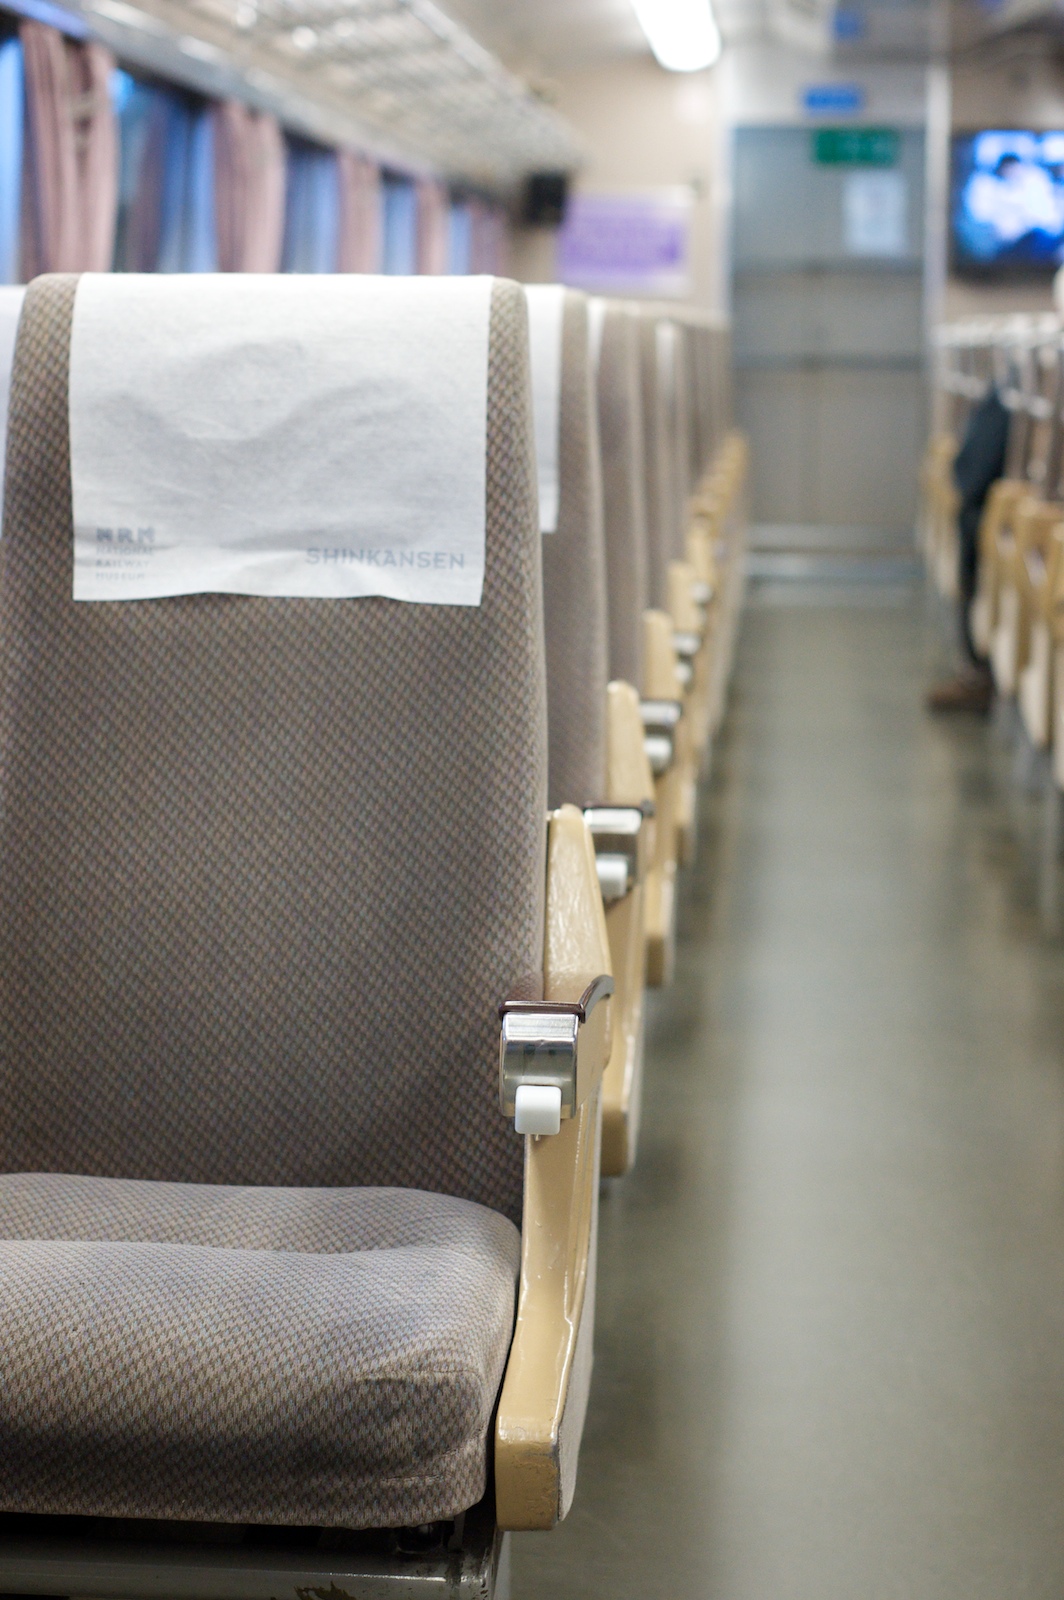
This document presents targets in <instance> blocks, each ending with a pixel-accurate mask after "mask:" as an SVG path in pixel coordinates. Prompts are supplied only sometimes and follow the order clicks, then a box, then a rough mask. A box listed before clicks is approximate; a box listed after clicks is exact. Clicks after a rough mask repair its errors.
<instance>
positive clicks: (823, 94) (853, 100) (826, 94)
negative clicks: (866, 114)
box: [802, 83, 867, 117]
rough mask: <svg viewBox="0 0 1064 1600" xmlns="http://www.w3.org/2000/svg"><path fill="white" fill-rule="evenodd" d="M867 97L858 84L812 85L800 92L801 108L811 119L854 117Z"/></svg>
mask: <svg viewBox="0 0 1064 1600" xmlns="http://www.w3.org/2000/svg"><path fill="white" fill-rule="evenodd" d="M866 99H867V96H866V94H865V91H864V88H863V87H862V85H861V84H859V83H812V84H810V85H809V87H808V88H807V89H803V90H802V108H803V110H804V111H805V112H806V113H807V115H809V116H811V117H819V116H824V115H825V114H829V115H831V116H846V115H847V114H849V115H850V116H855V115H856V114H857V112H859V111H863V110H864V108H865V100H866Z"/></svg>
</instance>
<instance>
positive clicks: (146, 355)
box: [70, 274, 492, 606]
mask: <svg viewBox="0 0 1064 1600" xmlns="http://www.w3.org/2000/svg"><path fill="white" fill-rule="evenodd" d="M491 290H492V279H491V278H429V277H425V278H375V277H360V276H353V275H352V276H343V277H319V276H314V277H299V276H283V275H277V276H268V275H262V276H249V277H242V276H237V275H226V274H219V275H217V276H210V275H189V276H184V277H164V276H144V277H136V276H131V275H128V274H115V275H114V276H111V275H109V274H99V275H97V274H86V275H85V276H84V277H82V278H81V279H80V281H79V283H78V289H77V297H76V300H75V306H74V325H73V332H72V336H71V352H70V451H71V475H72V479H73V493H74V599H75V600H135V599H149V598H155V597H160V596H165V595H178V594H198V593H204V592H216V593H219V592H220V593H228V594H251V595H307V596H318V597H323V598H333V599H335V598H342V597H345V596H358V595H387V596H390V597H391V598H392V599H395V600H407V601H416V602H420V603H422V604H436V605H465V606H475V605H479V603H480V597H481V589H482V586H483V579H484V535H485V482H486V453H487V387H488V337H489V324H490V317H491Z"/></svg>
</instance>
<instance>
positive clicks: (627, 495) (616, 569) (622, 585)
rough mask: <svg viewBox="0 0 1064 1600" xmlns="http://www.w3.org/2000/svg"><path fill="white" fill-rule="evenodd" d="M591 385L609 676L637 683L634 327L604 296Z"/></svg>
mask: <svg viewBox="0 0 1064 1600" xmlns="http://www.w3.org/2000/svg"><path fill="white" fill-rule="evenodd" d="M597 314H598V316H600V317H601V330H600V333H599V338H598V341H597V343H598V349H597V356H598V361H597V373H596V390H597V395H598V422H599V442H600V448H601V453H602V506H603V521H604V526H605V536H606V593H607V601H608V610H609V624H610V641H609V643H610V651H609V657H610V667H609V670H610V677H611V678H619V679H621V680H622V681H623V682H625V683H630V684H632V685H633V686H634V687H635V688H636V689H639V690H642V688H643V613H644V611H645V610H646V609H647V606H648V605H649V603H650V602H649V599H648V589H649V584H648V578H647V513H646V483H645V469H644V465H643V449H644V443H643V398H642V390H641V386H640V381H639V331H638V321H637V318H636V314H635V313H634V312H632V311H631V310H629V308H628V307H627V306H624V305H621V304H617V303H610V302H606V303H604V304H602V305H601V307H600V308H599V309H598V311H597Z"/></svg>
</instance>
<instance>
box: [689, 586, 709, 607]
mask: <svg viewBox="0 0 1064 1600" xmlns="http://www.w3.org/2000/svg"><path fill="white" fill-rule="evenodd" d="M693 594H694V600H695V604H696V605H699V606H708V605H709V602H710V601H711V600H712V598H713V585H712V584H711V583H696V584H695V586H694V590H693Z"/></svg>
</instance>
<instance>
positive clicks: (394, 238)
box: [381, 177, 417, 276]
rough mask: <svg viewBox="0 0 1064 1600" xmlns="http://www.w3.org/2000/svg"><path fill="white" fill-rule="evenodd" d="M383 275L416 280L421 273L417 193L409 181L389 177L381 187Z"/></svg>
mask: <svg viewBox="0 0 1064 1600" xmlns="http://www.w3.org/2000/svg"><path fill="white" fill-rule="evenodd" d="M381 203H382V205H383V207H384V216H383V219H382V220H383V224H384V226H383V230H382V232H383V248H382V251H381V255H382V267H381V270H382V271H383V272H390V273H396V274H399V275H403V276H412V275H413V274H414V273H416V272H417V192H416V190H415V189H414V185H413V184H412V183H410V182H409V181H408V180H407V179H406V178H388V177H386V178H385V180H384V182H383V184H382V185H381Z"/></svg>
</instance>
